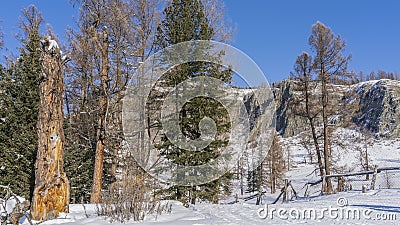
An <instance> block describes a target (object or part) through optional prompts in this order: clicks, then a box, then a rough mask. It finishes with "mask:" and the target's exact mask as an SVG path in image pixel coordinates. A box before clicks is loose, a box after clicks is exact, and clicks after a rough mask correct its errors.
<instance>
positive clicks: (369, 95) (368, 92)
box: [355, 79, 400, 138]
mask: <svg viewBox="0 0 400 225" xmlns="http://www.w3.org/2000/svg"><path fill="white" fill-rule="evenodd" d="M355 88H356V90H357V94H358V96H359V99H360V100H359V101H360V111H359V112H360V116H359V117H357V118H355V121H356V122H357V123H358V124H362V125H364V126H366V127H367V128H368V129H369V130H371V131H373V132H376V133H380V134H381V135H383V136H385V137H392V138H393V137H398V136H399V135H400V111H399V109H400V81H394V80H387V79H383V80H375V81H368V82H363V83H360V84H357V85H355Z"/></svg>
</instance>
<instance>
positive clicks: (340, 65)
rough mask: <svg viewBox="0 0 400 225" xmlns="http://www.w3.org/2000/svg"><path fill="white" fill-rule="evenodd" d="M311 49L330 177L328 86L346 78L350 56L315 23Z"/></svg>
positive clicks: (328, 181) (339, 41)
mask: <svg viewBox="0 0 400 225" xmlns="http://www.w3.org/2000/svg"><path fill="white" fill-rule="evenodd" d="M309 44H310V46H311V49H312V50H313V51H314V52H315V54H316V55H315V57H314V62H313V69H314V71H315V73H316V74H317V76H318V80H319V82H320V84H321V106H322V122H323V137H324V166H325V175H330V172H331V165H330V152H329V123H328V119H329V116H330V113H332V111H333V110H332V107H331V106H332V104H330V98H329V91H328V86H329V85H330V84H332V82H333V81H334V80H335V79H337V78H338V77H346V76H347V72H346V70H347V64H348V62H349V60H350V58H351V56H344V49H345V46H346V42H345V41H343V40H342V38H341V37H340V36H335V35H334V33H333V32H332V30H331V29H330V28H329V27H327V26H325V25H324V24H322V23H321V22H317V23H316V24H314V25H313V26H312V31H311V36H310V38H309ZM325 191H326V192H327V193H331V192H332V183H331V179H330V178H327V179H326V190H325Z"/></svg>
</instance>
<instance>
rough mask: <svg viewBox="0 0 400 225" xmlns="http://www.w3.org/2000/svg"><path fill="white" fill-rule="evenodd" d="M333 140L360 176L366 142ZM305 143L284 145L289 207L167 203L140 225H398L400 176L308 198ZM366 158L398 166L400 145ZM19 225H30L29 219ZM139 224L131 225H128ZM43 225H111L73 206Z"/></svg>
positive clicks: (91, 210)
mask: <svg viewBox="0 0 400 225" xmlns="http://www.w3.org/2000/svg"><path fill="white" fill-rule="evenodd" d="M334 135H337V136H340V138H338V140H339V139H340V140H341V143H340V144H341V145H340V146H338V147H334V148H333V157H334V159H335V160H336V163H335V164H336V166H337V167H338V168H340V169H341V170H342V171H339V172H356V171H361V170H362V167H361V163H360V159H359V158H360V157H359V156H360V152H359V149H357V147H360V148H363V147H365V146H364V141H365V139H364V138H363V137H362V136H361V134H360V133H358V132H356V131H354V130H350V129H343V128H340V129H338V130H337V131H336V132H335V134H334ZM301 140H304V136H301V135H298V136H295V137H291V138H286V139H283V140H282V145H283V149H285V151H287V152H289V153H290V158H289V159H290V164H291V166H290V170H289V171H288V172H287V173H286V178H287V179H290V180H291V181H292V184H293V186H294V188H295V189H296V191H297V193H298V194H299V196H300V198H298V199H296V200H294V201H291V202H289V203H282V202H281V201H278V203H277V204H274V205H272V204H271V203H272V202H273V201H274V200H275V199H276V197H277V195H278V193H277V194H273V195H271V194H267V195H266V196H264V198H263V204H262V205H256V204H255V199H252V200H249V201H245V200H244V199H243V197H239V202H238V203H235V204H224V203H229V202H230V203H232V202H231V200H233V199H234V198H233V197H232V198H229V199H227V200H225V201H222V203H221V204H219V205H215V204H208V203H198V204H196V205H194V206H190V207H189V208H185V207H184V206H183V205H182V204H181V203H180V202H176V201H169V203H171V204H172V211H171V213H164V214H162V215H154V214H153V215H147V216H146V218H145V220H144V221H143V222H141V223H140V224H145V225H149V224H176V225H184V224H198V225H200V224H400V188H399V186H400V179H399V176H396V178H395V179H396V180H395V182H397V183H395V188H394V189H378V190H368V191H367V193H362V192H361V191H360V190H358V189H353V190H349V191H347V192H340V193H337V194H332V195H329V196H321V195H319V192H318V191H319V190H320V186H319V185H317V186H316V187H314V192H312V191H310V190H308V192H309V193H308V194H309V196H308V197H304V196H305V193H306V190H305V186H304V184H305V183H307V182H308V181H312V180H317V179H319V177H318V176H317V174H316V173H315V172H314V173H313V171H314V170H315V169H316V168H317V167H316V164H315V162H316V158H315V159H314V164H310V159H309V157H308V153H307V149H306V148H305V147H304V145H302V144H301ZM363 140H364V141H363ZM368 153H369V159H370V165H378V166H379V167H388V166H400V140H378V141H375V142H374V143H370V144H369V146H368ZM317 172H318V171H317ZM398 172H399V171H397V173H398ZM397 175H400V174H397ZM379 177H380V178H379ZM382 179H383V178H382V176H378V180H377V187H378V188H379V185H380V182H381V183H382V185H383V183H384V182H385V180H382ZM396 185H397V186H396ZM396 188H397V189H396ZM234 193H237V190H234ZM248 195H249V194H248ZM266 203H267V204H268V207H267V205H265V204H266ZM164 204H165V202H164ZM266 212H268V215H266ZM21 222H23V224H29V223H28V221H25V220H22V221H21ZM137 223H138V222H133V221H132V222H128V223H126V224H137ZM41 224H43V225H45V224H65V225H68V224H69V225H79V224H88V225H90V224H93V225H95V224H96V225H105V224H110V221H109V220H107V219H106V218H104V217H99V216H97V214H96V206H95V205H71V206H70V213H68V214H62V215H61V216H60V217H59V218H58V219H55V220H51V221H45V222H43V223H41ZM115 224H118V223H115Z"/></svg>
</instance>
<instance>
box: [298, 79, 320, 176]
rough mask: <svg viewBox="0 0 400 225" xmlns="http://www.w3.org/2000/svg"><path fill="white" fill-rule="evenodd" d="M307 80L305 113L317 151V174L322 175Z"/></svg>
mask: <svg viewBox="0 0 400 225" xmlns="http://www.w3.org/2000/svg"><path fill="white" fill-rule="evenodd" d="M303 76H304V77H307V74H306V73H304V74H303ZM308 82H309V81H306V82H305V100H306V105H305V106H306V115H307V118H308V121H309V122H310V127H311V134H312V138H313V141H314V147H315V151H316V152H317V160H318V167H319V175H320V176H321V177H322V176H323V175H324V165H323V163H322V157H321V150H320V149H319V144H318V138H317V132H316V130H315V124H314V118H313V116H312V115H311V109H310V93H309V91H308V90H309V84H308Z"/></svg>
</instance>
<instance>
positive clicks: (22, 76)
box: [0, 6, 43, 199]
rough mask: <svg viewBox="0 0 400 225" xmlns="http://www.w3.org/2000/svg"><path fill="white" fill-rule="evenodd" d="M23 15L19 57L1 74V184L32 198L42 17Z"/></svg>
mask: <svg viewBox="0 0 400 225" xmlns="http://www.w3.org/2000/svg"><path fill="white" fill-rule="evenodd" d="M23 16H24V19H23V20H22V21H21V29H22V31H23V32H24V37H23V38H21V42H22V43H23V47H21V48H20V52H21V55H20V57H19V58H18V59H17V61H16V63H15V64H14V65H12V66H11V68H9V69H7V70H4V69H3V70H2V73H1V81H0V90H2V91H1V97H0V99H1V106H0V108H1V115H0V118H2V122H1V124H0V158H1V159H2V161H1V162H0V183H1V184H4V185H9V186H10V188H11V189H12V190H13V191H14V192H15V193H16V194H18V195H21V196H23V197H25V198H28V199H31V197H32V192H33V187H34V172H35V171H34V163H35V159H36V151H37V133H36V123H37V116H38V105H39V79H40V74H41V69H40V61H39V51H40V42H39V41H40V39H41V36H40V26H41V24H42V23H43V18H42V16H41V14H40V12H39V11H38V10H37V9H36V8H35V7H34V6H30V7H28V8H27V9H24V10H23ZM3 159H4V160H3Z"/></svg>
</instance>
